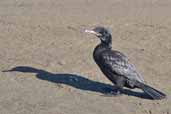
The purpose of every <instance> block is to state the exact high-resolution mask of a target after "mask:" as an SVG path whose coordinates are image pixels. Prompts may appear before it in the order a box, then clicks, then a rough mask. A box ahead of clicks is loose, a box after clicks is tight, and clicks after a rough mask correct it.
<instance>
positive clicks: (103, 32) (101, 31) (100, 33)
mask: <svg viewBox="0 0 171 114" xmlns="http://www.w3.org/2000/svg"><path fill="white" fill-rule="evenodd" d="M85 32H86V33H91V34H95V35H96V36H97V37H98V38H100V40H101V43H104V44H107V45H111V43H112V35H111V33H110V32H109V30H107V29H106V28H104V27H95V28H94V29H92V30H87V29H86V30H85Z"/></svg>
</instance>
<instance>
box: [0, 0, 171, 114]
mask: <svg viewBox="0 0 171 114" xmlns="http://www.w3.org/2000/svg"><path fill="white" fill-rule="evenodd" d="M170 11H171V1H170V0H150V1H149V0H1V1H0V70H1V72H0V114H114V113H115V114H171V85H170V84H171V78H170V76H171V72H170V70H171V38H170V36H171V13H170ZM97 25H101V26H106V27H108V28H109V29H111V31H112V34H113V49H117V50H120V51H122V52H124V53H125V54H126V55H127V56H128V57H129V58H130V60H131V61H132V63H134V64H135V65H136V67H137V69H138V71H139V72H140V73H141V74H142V75H143V76H144V79H145V80H146V82H147V83H149V84H150V85H152V86H153V87H155V88H158V89H159V90H162V91H163V92H165V93H166V94H167V95H168V98H167V99H165V100H161V101H153V100H150V99H148V98H146V97H143V96H144V95H143V93H138V92H141V91H139V90H125V92H124V94H123V95H122V96H119V97H108V96H106V95H105V92H104V88H108V87H109V88H110V87H112V84H111V83H110V82H109V81H108V80H107V79H106V78H105V77H104V76H103V74H102V73H101V71H100V70H99V69H98V67H97V66H96V64H95V63H94V61H93V58H92V52H93V49H94V47H95V46H96V45H97V44H98V43H99V41H98V40H97V39H96V37H94V36H91V35H87V34H85V33H83V32H81V31H82V30H83V29H85V28H92V27H94V26H97ZM16 67H17V68H16ZM12 68H16V69H15V70H16V72H2V71H3V70H9V69H12Z"/></svg>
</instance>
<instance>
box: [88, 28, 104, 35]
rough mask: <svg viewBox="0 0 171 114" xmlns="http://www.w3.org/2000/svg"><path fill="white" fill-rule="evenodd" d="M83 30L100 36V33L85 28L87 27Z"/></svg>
mask: <svg viewBox="0 0 171 114" xmlns="http://www.w3.org/2000/svg"><path fill="white" fill-rule="evenodd" d="M85 32H86V33H90V34H95V35H96V36H101V34H100V33H98V32H95V31H94V30H87V29H86V30H85Z"/></svg>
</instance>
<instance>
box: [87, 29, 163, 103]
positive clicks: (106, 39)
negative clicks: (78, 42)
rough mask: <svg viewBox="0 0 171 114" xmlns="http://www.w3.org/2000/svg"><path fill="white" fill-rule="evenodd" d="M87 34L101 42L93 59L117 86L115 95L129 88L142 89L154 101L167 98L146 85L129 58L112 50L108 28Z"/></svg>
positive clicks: (94, 30)
mask: <svg viewBox="0 0 171 114" xmlns="http://www.w3.org/2000/svg"><path fill="white" fill-rule="evenodd" d="M85 32H87V33H92V34H95V35H96V36H97V37H98V38H99V39H100V41H101V43H100V44H99V45H97V46H96V48H95V49H94V52H93V58H94V60H95V62H96V64H97V65H98V66H99V67H100V69H101V71H102V72H103V74H104V75H105V76H106V77H107V78H108V79H109V80H110V81H111V82H112V83H114V84H115V86H116V93H115V95H119V94H120V93H121V92H122V90H123V87H127V88H130V89H134V88H139V89H142V90H143V91H144V92H145V93H146V94H148V95H149V96H150V97H151V98H152V99H156V100H158V99H163V98H165V97H166V95H165V94H164V93H162V92H160V91H158V90H156V89H154V88H152V87H150V86H149V85H147V84H145V82H144V80H143V78H142V76H141V75H140V74H139V73H138V72H137V71H136V68H135V66H134V65H133V64H131V63H130V61H129V60H128V58H127V56H125V55H124V54H123V53H121V52H119V51H116V50H112V35H111V33H110V32H109V31H108V30H107V29H106V28H104V27H96V28H94V29H92V30H85Z"/></svg>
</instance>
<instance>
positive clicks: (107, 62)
mask: <svg viewBox="0 0 171 114" xmlns="http://www.w3.org/2000/svg"><path fill="white" fill-rule="evenodd" d="M101 60H102V61H101V62H102V64H103V67H105V68H106V69H108V70H110V72H113V73H114V74H117V75H122V76H125V77H126V78H128V79H133V80H137V81H140V82H144V80H143V78H142V77H141V76H140V75H139V74H138V73H137V71H136V68H135V67H134V65H132V64H130V63H129V62H128V59H127V57H126V56H125V55H124V54H122V53H120V52H118V51H111V52H110V53H109V52H107V53H105V52H104V53H103V54H102V55H101Z"/></svg>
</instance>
